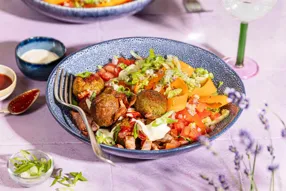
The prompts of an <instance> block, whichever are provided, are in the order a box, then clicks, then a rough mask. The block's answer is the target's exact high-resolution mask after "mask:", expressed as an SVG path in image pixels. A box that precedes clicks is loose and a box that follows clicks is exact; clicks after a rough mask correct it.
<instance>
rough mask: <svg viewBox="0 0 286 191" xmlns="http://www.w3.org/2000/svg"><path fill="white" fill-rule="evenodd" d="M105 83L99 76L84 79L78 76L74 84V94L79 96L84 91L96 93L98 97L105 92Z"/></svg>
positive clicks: (94, 75)
mask: <svg viewBox="0 0 286 191" xmlns="http://www.w3.org/2000/svg"><path fill="white" fill-rule="evenodd" d="M103 88H104V81H103V79H102V78H101V77H100V76H99V75H97V74H91V75H90V76H89V77H86V78H82V77H79V76H77V77H76V78H75V80H74V82H73V94H74V95H75V96H78V95H79V94H80V93H81V92H83V91H86V90H87V91H89V92H95V93H96V94H97V95H98V94H99V93H100V92H101V91H102V90H103Z"/></svg>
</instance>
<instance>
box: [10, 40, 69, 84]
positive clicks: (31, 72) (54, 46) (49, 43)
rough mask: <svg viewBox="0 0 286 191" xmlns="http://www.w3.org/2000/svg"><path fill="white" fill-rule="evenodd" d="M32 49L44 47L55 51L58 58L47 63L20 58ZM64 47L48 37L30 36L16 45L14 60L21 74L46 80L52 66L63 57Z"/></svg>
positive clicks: (34, 78)
mask: <svg viewBox="0 0 286 191" xmlns="http://www.w3.org/2000/svg"><path fill="white" fill-rule="evenodd" d="M33 49H44V50H49V51H51V52H54V53H56V54H57V55H58V56H59V58H58V59H57V60H55V61H53V62H50V63H48V64H32V63H29V62H26V61H24V60H22V59H21V56H22V55H23V54H24V53H25V52H27V51H29V50H33ZM65 54H66V47H65V46H64V44H63V43H62V42H60V41H58V40H56V39H53V38H49V37H32V38H28V39H26V40H24V41H22V42H20V43H19V44H18V46H17V47H16V52H15V56H16V62H17V65H18V67H19V69H20V70H21V72H23V74H24V75H25V76H27V77H29V78H31V79H33V80H39V81H46V80H47V79H48V77H49V75H50V73H51V72H52V71H53V69H54V67H55V66H56V65H57V64H58V63H59V62H60V61H61V60H62V59H63V58H64V56H65Z"/></svg>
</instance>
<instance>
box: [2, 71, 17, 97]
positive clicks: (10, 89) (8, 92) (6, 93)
mask: <svg viewBox="0 0 286 191" xmlns="http://www.w3.org/2000/svg"><path fill="white" fill-rule="evenodd" d="M0 74H4V75H6V76H8V77H9V78H10V79H11V80H12V84H11V85H10V86H8V87H7V88H5V89H3V90H0V101H2V100H4V99H6V98H7V97H9V96H10V95H11V94H12V93H13V91H14V90H15V87H16V83H17V76H16V73H15V72H14V71H13V70H12V69H11V68H9V67H7V66H4V65H0Z"/></svg>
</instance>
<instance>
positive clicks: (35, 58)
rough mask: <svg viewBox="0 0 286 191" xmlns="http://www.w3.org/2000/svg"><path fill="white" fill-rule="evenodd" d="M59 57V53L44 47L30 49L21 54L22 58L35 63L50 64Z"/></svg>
mask: <svg viewBox="0 0 286 191" xmlns="http://www.w3.org/2000/svg"><path fill="white" fill-rule="evenodd" d="M58 58H59V56H58V55H57V54H55V53H53V52H51V51H48V50H44V49H34V50H29V51H27V52H25V53H24V54H23V55H22V56H21V59H22V60H24V61H26V62H30V63H33V64H48V63H50V62H52V61H55V60H57V59H58Z"/></svg>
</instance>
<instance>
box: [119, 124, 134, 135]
mask: <svg viewBox="0 0 286 191" xmlns="http://www.w3.org/2000/svg"><path fill="white" fill-rule="evenodd" d="M131 131H132V127H131V126H121V127H120V132H121V133H124V132H131Z"/></svg>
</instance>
